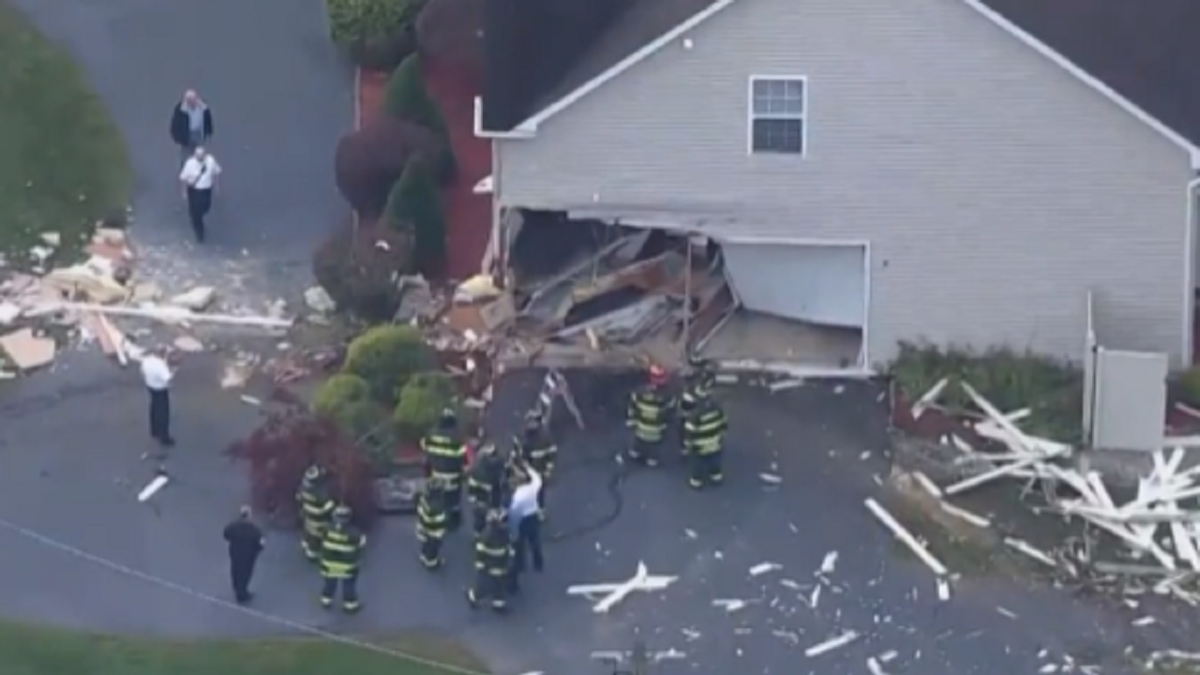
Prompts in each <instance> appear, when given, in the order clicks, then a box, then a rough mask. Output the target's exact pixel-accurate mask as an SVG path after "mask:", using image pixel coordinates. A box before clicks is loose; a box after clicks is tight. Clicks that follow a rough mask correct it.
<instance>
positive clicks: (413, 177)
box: [383, 157, 446, 273]
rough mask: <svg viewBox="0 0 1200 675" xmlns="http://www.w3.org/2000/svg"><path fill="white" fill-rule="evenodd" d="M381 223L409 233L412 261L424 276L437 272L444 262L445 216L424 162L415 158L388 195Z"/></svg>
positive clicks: (436, 188) (438, 194) (440, 200)
mask: <svg viewBox="0 0 1200 675" xmlns="http://www.w3.org/2000/svg"><path fill="white" fill-rule="evenodd" d="M383 222H384V223H385V224H386V225H387V227H389V228H391V229H393V230H395V231H398V232H412V236H413V260H414V263H415V265H416V267H417V268H418V269H420V270H422V271H424V272H427V273H429V272H434V271H436V270H438V269H440V267H441V265H442V263H443V262H445V259H446V216H445V213H443V211H442V197H441V194H440V192H439V191H438V185H437V182H436V181H435V180H434V178H433V175H432V173H431V172H430V170H429V165H428V164H427V163H426V162H425V160H424V158H422V157H416V158H414V159H413V160H412V161H411V162H409V163H408V166H407V167H406V168H405V169H404V174H403V175H401V176H400V180H398V181H396V185H395V186H394V187H393V188H392V191H391V194H389V195H388V201H387V205H386V207H385V208H384V215H383Z"/></svg>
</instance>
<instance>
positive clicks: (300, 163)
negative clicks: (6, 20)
mask: <svg viewBox="0 0 1200 675" xmlns="http://www.w3.org/2000/svg"><path fill="white" fill-rule="evenodd" d="M10 1H11V2H13V3H14V4H15V5H16V6H17V7H18V8H19V9H20V10H22V11H24V12H25V13H26V14H28V16H29V17H30V18H31V19H32V20H33V21H34V22H35V23H36V24H37V25H38V26H39V27H40V28H41V29H42V30H43V31H44V32H45V33H46V34H47V35H49V36H50V37H51V38H52V39H55V40H57V41H59V42H61V43H62V44H64V45H66V46H67V47H68V48H69V49H70V50H71V51H72V52H73V53H74V54H75V55H76V57H77V58H78V59H79V61H80V62H81V63H82V64H83V66H84V68H85V70H86V72H87V73H88V75H89V76H90V78H91V80H92V82H93V84H94V86H95V87H96V89H97V91H98V92H99V94H100V96H101V97H102V98H103V99H104V100H105V102H106V103H107V104H108V106H109V108H110V110H111V111H112V114H113V116H114V118H115V120H116V123H117V126H118V127H119V128H120V129H121V131H122V132H123V134H124V136H125V139H126V141H127V142H128V144H129V148H130V155H131V157H132V160H133V164H134V170H135V173H136V176H137V189H136V195H135V203H134V210H135V219H136V230H135V238H136V240H137V243H138V245H139V254H140V258H141V262H140V263H139V270H138V271H139V273H140V274H141V275H143V276H149V277H153V278H155V279H156V280H161V281H163V282H166V283H167V284H169V285H171V286H186V285H188V284H189V283H195V282H196V281H199V280H202V279H208V280H209V282H210V283H211V282H212V281H213V280H214V277H216V278H217V279H216V280H218V281H221V282H222V285H224V284H227V283H228V284H231V285H232V284H233V283H234V282H236V283H239V284H240V285H242V286H243V287H244V288H243V291H244V292H245V293H247V294H253V295H255V296H267V295H271V294H281V293H283V292H285V291H286V292H291V293H296V292H298V291H300V290H302V289H303V288H304V287H305V286H306V285H307V280H308V277H309V257H310V254H311V252H312V249H313V247H314V245H315V244H316V243H317V242H318V241H319V240H320V239H321V237H322V236H323V235H324V233H326V232H328V231H329V230H330V229H331V228H332V227H334V226H335V225H336V224H337V223H338V221H339V219H342V218H344V217H345V215H346V214H347V209H346V207H345V206H344V205H343V203H342V202H341V200H340V198H339V197H338V195H337V191H336V188H335V187H334V181H333V175H332V164H333V162H332V157H333V149H334V146H335V143H336V140H337V137H338V136H339V135H340V134H341V133H342V132H343V131H345V130H346V129H348V128H349V126H350V124H351V114H352V109H353V104H352V77H351V73H350V69H349V68H348V66H346V65H345V64H343V63H342V62H341V61H340V60H339V59H338V58H337V56H336V54H335V53H334V50H333V48H332V46H331V45H330V44H329V40H328V37H327V30H326V27H325V18H324V9H323V3H321V2H320V0H300V1H298V2H297V1H295V0H254V2H245V1H242V0H206V1H205V2H194V1H191V0H100V1H96V0H10ZM189 87H191V88H195V89H197V90H198V91H199V92H200V93H201V95H202V96H203V97H204V98H205V99H206V100H207V101H208V103H209V105H210V106H211V107H212V109H213V112H214V115H215V117H216V127H217V132H216V136H215V139H214V141H213V143H212V146H211V147H212V150H213V152H214V154H215V155H216V156H217V157H218V158H219V160H220V161H221V164H222V166H223V168H224V169H225V175H224V180H223V183H222V187H221V191H220V193H219V195H218V198H217V201H216V205H215V206H214V211H213V214H212V216H211V223H210V227H209V229H210V242H211V243H209V244H208V245H206V246H205V247H204V248H203V249H201V250H196V247H194V246H192V245H191V241H190V237H191V234H190V230H189V228H188V224H187V218H186V214H185V213H184V211H183V208H182V202H181V200H180V196H179V190H178V186H177V174H178V167H179V155H178V151H177V149H176V148H175V147H174V146H173V145H172V143H171V141H170V139H169V137H168V135H167V123H168V119H169V115H170V112H171V107H172V106H173V105H174V104H175V102H176V101H177V100H178V99H179V96H180V95H181V94H182V92H183V90H184V89H186V88H189ZM98 170H102V167H98ZM234 277H236V278H234Z"/></svg>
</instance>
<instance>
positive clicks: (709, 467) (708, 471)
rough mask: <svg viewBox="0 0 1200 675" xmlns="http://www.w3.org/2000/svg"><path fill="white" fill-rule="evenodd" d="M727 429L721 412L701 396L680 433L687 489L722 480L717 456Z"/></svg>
mask: <svg viewBox="0 0 1200 675" xmlns="http://www.w3.org/2000/svg"><path fill="white" fill-rule="evenodd" d="M728 426H729V424H728V421H727V420H726V418H725V411H724V410H723V409H722V408H721V406H720V404H718V403H717V402H716V401H715V400H713V398H712V396H709V395H705V396H704V397H703V398H700V399H698V400H697V403H696V409H695V410H694V411H693V412H692V416H691V417H689V418H688V420H687V422H685V423H684V430H683V443H684V449H685V451H686V452H687V453H688V454H689V455H690V457H689V464H690V467H691V468H690V471H689V475H688V485H690V486H692V487H693V488H696V489H697V490H698V489H700V488H703V487H705V486H706V485H718V484H720V483H721V481H723V480H725V475H724V474H723V473H722V472H721V453H722V452H723V451H724V448H723V445H724V441H725V431H726V429H727V428H728Z"/></svg>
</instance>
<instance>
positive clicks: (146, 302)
mask: <svg viewBox="0 0 1200 675" xmlns="http://www.w3.org/2000/svg"><path fill="white" fill-rule="evenodd" d="M41 238H42V243H41V244H39V245H38V246H35V247H33V249H31V250H30V252H29V257H30V259H31V260H32V261H33V263H34V264H33V266H32V268H31V271H32V272H33V273H32V274H25V273H19V272H17V273H11V274H7V275H5V278H4V280H3V282H0V326H11V327H13V328H14V329H15V330H14V331H12V332H9V333H8V334H7V335H6V336H4V339H0V345H2V346H3V349H4V352H5V355H6V359H7V362H9V363H11V364H12V365H13V366H15V367H16V368H17V369H18V370H21V371H27V370H32V369H35V368H38V367H42V366H46V365H49V364H51V363H52V362H53V360H54V358H55V354H56V351H57V349H58V345H59V344H60V343H61V341H62V340H63V339H64V338H65V339H67V340H70V339H78V341H79V342H80V343H81V344H83V345H88V344H92V343H97V344H99V346H100V348H101V350H102V351H103V352H104V353H105V354H106V355H108V356H110V357H112V358H114V359H116V360H117V361H119V362H120V363H121V364H122V365H125V364H127V363H128V361H129V360H130V359H131V358H132V357H133V356H134V355H135V354H136V353H140V350H137V349H136V346H135V345H134V344H133V342H132V341H131V340H130V338H129V336H128V334H127V332H126V331H124V330H122V329H121V328H120V327H119V326H117V325H116V324H115V323H114V321H113V318H115V317H126V318H128V319H148V320H151V321H154V322H156V323H157V324H159V325H167V326H171V327H172V328H174V329H175V333H176V335H174V336H173V337H172V338H168V342H170V341H172V340H173V341H174V344H175V346H176V348H178V349H180V350H181V351H186V352H195V351H201V350H204V349H205V346H204V344H203V343H202V342H201V341H200V340H198V339H197V338H196V337H195V336H193V335H190V334H188V333H190V332H191V328H192V326H193V324H219V325H226V326H241V327H250V328H255V329H266V330H277V329H286V328H288V327H290V326H291V325H292V321H291V320H290V319H288V318H286V317H285V316H284V311H283V307H282V305H281V304H280V306H279V307H275V308H273V309H272V311H269V312H268V313H266V314H263V315H258V314H251V313H219V312H213V311H210V310H212V308H213V307H214V305H215V303H216V301H217V297H218V292H217V289H216V287H214V286H196V287H193V288H190V289H187V290H186V291H185V292H182V293H179V294H176V295H174V296H170V297H167V298H165V299H164V297H163V294H162V292H161V291H160V289H158V288H157V287H156V286H155V285H154V284H151V283H146V282H141V281H139V280H138V279H137V278H136V275H135V271H134V266H135V265H134V263H135V260H136V257H135V255H134V253H133V249H132V247H131V246H130V244H129V241H128V239H127V236H126V233H125V231H124V230H122V229H118V228H112V227H105V226H103V225H102V224H100V225H98V226H97V227H96V228H95V230H94V232H93V235H92V238H91V240H90V242H89V243H88V244H87V246H86V247H85V250H86V253H87V256H88V257H87V258H86V259H85V260H83V261H82V262H79V263H77V264H72V265H66V266H59V267H49V264H50V263H51V261H52V260H53V258H54V256H55V253H56V252H57V250H58V247H59V246H60V244H61V243H62V242H61V237H60V236H59V235H58V234H57V233H44V234H43V235H42V237H41ZM56 328H57V329H58V330H55V329H56ZM132 332H134V333H137V334H147V333H149V332H150V330H149V329H139V330H137V331H132Z"/></svg>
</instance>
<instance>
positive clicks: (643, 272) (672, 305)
mask: <svg viewBox="0 0 1200 675" xmlns="http://www.w3.org/2000/svg"><path fill="white" fill-rule="evenodd" d="M514 211H515V212H513V213H508V214H506V215H505V218H504V221H503V222H504V227H505V232H504V239H503V241H506V242H507V246H505V247H504V251H505V253H504V255H503V259H504V260H505V262H506V264H505V270H506V284H505V285H506V287H507V288H508V289H509V292H510V293H512V296H513V309H514V310H515V317H514V320H513V323H514V325H515V327H516V328H517V329H518V330H517V333H518V334H519V335H520V336H522V337H523V338H524V339H525V341H524V342H523V343H520V344H522V345H523V349H524V350H525V354H526V355H528V359H527V360H528V361H529V362H531V363H537V364H538V365H546V366H573V365H589V366H599V365H606V364H611V365H628V364H630V363H645V362H647V361H653V362H658V363H663V364H665V365H676V364H682V363H683V362H685V361H686V359H687V358H689V356H691V355H699V356H701V357H704V358H709V359H713V360H717V361H720V362H722V363H724V364H726V365H729V366H733V367H737V366H742V367H747V368H759V367H778V368H787V369H791V370H801V371H805V372H806V373H807V374H819V373H822V372H828V373H831V374H845V373H846V372H847V371H860V370H863V369H864V367H865V365H864V364H866V363H868V361H867V359H866V354H865V353H864V345H865V344H866V341H865V339H864V338H865V332H866V324H867V315H868V312H867V289H868V287H869V283H868V280H867V276H866V275H867V270H868V265H867V256H868V252H867V248H868V247H867V245H866V244H833V243H825V242H817V243H812V242H764V241H749V240H743V239H737V238H734V237H721V236H708V235H702V234H697V233H696V232H695V231H689V229H688V228H686V227H683V226H679V225H674V224H672V225H671V226H669V227H649V226H646V225H644V224H640V223H639V224H626V223H624V222H622V221H620V220H619V219H601V218H572V217H571V215H572V214H569V213H565V212H553V211H528V210H514Z"/></svg>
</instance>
